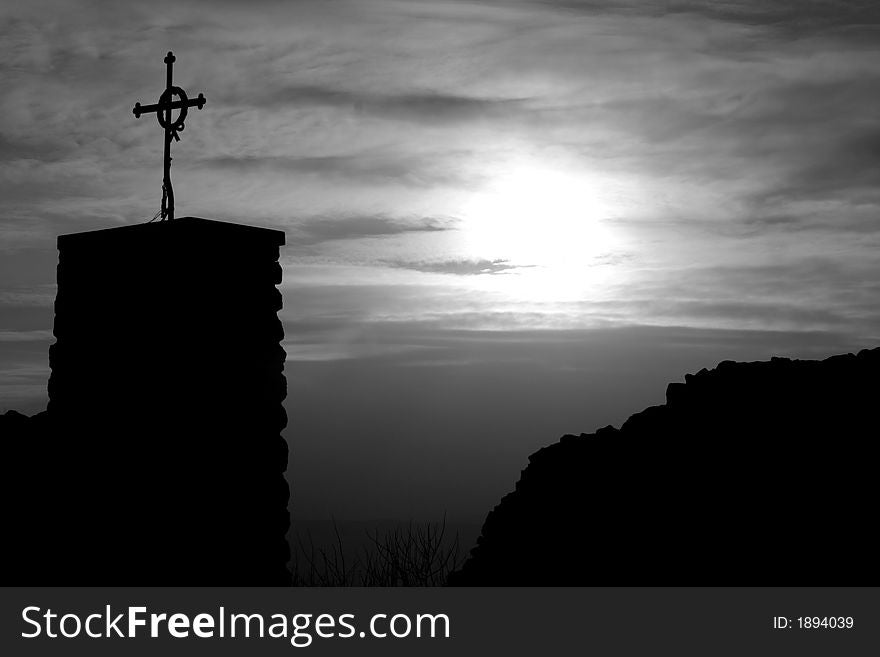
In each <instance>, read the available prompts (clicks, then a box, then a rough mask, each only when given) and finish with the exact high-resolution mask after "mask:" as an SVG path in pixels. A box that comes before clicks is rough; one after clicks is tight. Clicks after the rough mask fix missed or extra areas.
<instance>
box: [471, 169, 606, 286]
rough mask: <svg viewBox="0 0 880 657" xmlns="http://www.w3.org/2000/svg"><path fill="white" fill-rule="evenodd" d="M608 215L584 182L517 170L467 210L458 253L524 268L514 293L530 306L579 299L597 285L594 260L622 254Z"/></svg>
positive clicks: (552, 173) (556, 174)
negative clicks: (526, 297)
mask: <svg viewBox="0 0 880 657" xmlns="http://www.w3.org/2000/svg"><path fill="white" fill-rule="evenodd" d="M609 210H610V208H609V207H608V206H607V205H606V204H605V202H604V200H603V197H602V194H601V189H599V185H597V184H596V182H595V181H591V179H590V178H589V176H586V175H575V174H571V173H565V172H560V171H554V170H550V169H543V168H538V167H518V168H516V169H514V170H512V171H510V172H509V173H507V174H506V175H503V176H500V177H498V178H496V179H495V180H494V181H493V182H492V183H491V184H490V185H489V186H488V187H487V188H485V189H484V190H482V191H481V192H479V193H477V194H475V195H474V197H473V198H472V199H471V200H470V202H469V203H468V204H467V206H466V208H465V211H464V216H465V222H464V226H463V229H464V230H463V238H464V240H465V242H464V244H463V246H464V248H465V250H466V251H467V253H468V254H469V255H470V256H471V257H475V258H480V259H490V260H504V261H507V263H509V264H510V265H514V266H521V267H523V269H522V270H518V271H519V272H520V274H521V276H520V277H518V278H519V280H518V281H517V285H518V286H520V287H521V288H522V286H523V285H526V286H527V287H528V288H529V296H532V297H533V298H534V297H540V298H549V297H560V296H561V297H571V296H577V295H578V294H579V293H580V292H582V291H584V289H585V286H587V285H589V284H591V283H592V284H595V283H597V282H598V280H597V276H601V274H600V273H599V271H598V269H600V268H597V267H596V266H595V265H596V258H597V256H602V255H606V254H609V253H612V252H613V251H615V250H616V249H617V248H618V247H619V243H618V239H617V238H616V236H615V234H614V231H613V229H612V228H611V227H610V226H609V222H608V221H607V220H608V218H609V214H610V212H609ZM493 278H496V279H497V278H498V277H493ZM521 291H522V292H525V291H526V290H525V289H521Z"/></svg>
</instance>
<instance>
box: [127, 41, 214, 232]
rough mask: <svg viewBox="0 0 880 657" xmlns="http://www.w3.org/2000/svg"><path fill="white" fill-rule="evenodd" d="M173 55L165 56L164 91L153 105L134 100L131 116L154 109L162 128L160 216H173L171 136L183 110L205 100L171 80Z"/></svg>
mask: <svg viewBox="0 0 880 657" xmlns="http://www.w3.org/2000/svg"><path fill="white" fill-rule="evenodd" d="M175 61H176V58H175V57H174V53H172V52H171V51H170V50H169V51H168V54H167V55H166V56H165V91H163V92H162V95H161V96H159V102H158V103H156V104H155V105H145V106H143V107H141V104H140V103H135V104H134V109H133V110H132V112H133V113H134V117H135V118H136V119H139V118H141V114H148V113H150V112H155V113H156V119H157V120H158V121H159V125H160V126H162V128H164V130H165V157H164V168H163V171H164V175H163V176H162V207H161V210H160V211H159V214H160V215H161V217H162V220H163V221H164V220H165V219H168V220H171V219H174V188H173V187H172V186H171V139H172V138H173V139H174V140H175V141H180V135H179V134H178V133H179V132H182V131H183V128H184V125H183V122H184V121H185V120H186V114H187V112H188V111H189V108H190V107H198V108H199V109H202V108H203V107H204V106H205V103H206V102H207V101H206V100H205V97H204V96H203V95H202V94H199V95H198V98H196V99H195V100H189V99H188V98H187V97H186V92H185V91H184V90H183V89H181V88H180V87H175V86H174V85H173V84H171V78H172V73H173V69H174V62H175ZM172 96H177V98H178V99H179V100H175V101H172V100H171V98H172ZM175 109H179V110H180V114H178V115H177V119H175V120H174V121H172V120H171V111H172V110H175Z"/></svg>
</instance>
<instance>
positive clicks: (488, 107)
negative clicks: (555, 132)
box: [241, 85, 524, 124]
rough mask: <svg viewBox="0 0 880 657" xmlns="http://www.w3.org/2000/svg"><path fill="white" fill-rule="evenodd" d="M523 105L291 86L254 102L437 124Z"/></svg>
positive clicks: (488, 116)
mask: <svg viewBox="0 0 880 657" xmlns="http://www.w3.org/2000/svg"><path fill="white" fill-rule="evenodd" d="M241 102H245V98H242V99H241ZM523 102H524V99H516V98H514V99H510V98H482V97H476V96H464V95H457V94H450V93H444V92H442V91H436V90H423V91H413V92H411V93H381V92H365V91H356V90H352V89H345V88H341V87H331V86H322V85H291V86H288V87H285V88H282V89H277V90H273V91H271V92H269V93H268V95H267V96H266V97H263V98H257V99H255V100H254V101H253V103H254V104H255V105H257V106H260V107H264V106H267V105H268V106H270V107H271V106H275V107H279V106H280V107H289V106H310V105H311V106H326V107H336V108H342V109H346V110H351V111H353V112H356V113H365V114H369V115H372V116H375V117H379V118H382V119H387V120H402V121H413V122H417V123H439V124H447V123H460V122H464V121H481V122H483V121H491V120H493V119H497V118H501V117H505V116H509V115H510V114H511V113H514V112H516V111H517V110H518V109H519V108H520V107H521V106H522V104H523Z"/></svg>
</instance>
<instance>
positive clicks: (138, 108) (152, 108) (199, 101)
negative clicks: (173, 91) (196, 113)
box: [132, 94, 208, 119]
mask: <svg viewBox="0 0 880 657" xmlns="http://www.w3.org/2000/svg"><path fill="white" fill-rule="evenodd" d="M207 102H208V101H207V99H206V98H205V97H204V96H203V95H202V94H199V97H198V98H191V99H190V100H187V101H186V102H184V101H182V100H175V101H174V102H173V103H154V104H153V105H141V104H140V103H136V104H135V106H134V109H133V110H132V112H133V113H134V116H135V118H138V119H139V118H140V117H141V114H149V113H150V112H164V111H165V110H167V109H180V108H181V107H198V108H199V109H202V107H204V105H205V103H207Z"/></svg>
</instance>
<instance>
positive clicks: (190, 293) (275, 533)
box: [47, 217, 290, 585]
mask: <svg viewBox="0 0 880 657" xmlns="http://www.w3.org/2000/svg"><path fill="white" fill-rule="evenodd" d="M283 244H284V233H283V232H280V231H276V230H267V229H263V228H255V227H252V226H245V225H240V224H233V223H225V222H219V221H209V220H206V219H198V218H195V217H185V218H180V219H176V220H174V221H166V222H158V223H148V224H140V225H132V226H124V227H120V228H112V229H107V230H98V231H92V232H86V233H77V234H72V235H63V236H61V237H59V238H58V250H59V264H58V296H57V298H56V301H55V331H54V332H55V337H56V338H57V341H56V343H55V344H53V345H52V347H51V348H50V356H49V361H50V367H51V369H52V373H51V377H50V380H49V409H48V416H49V417H50V418H51V425H52V427H53V429H52V433H53V437H52V443H53V446H52V447H51V450H52V456H51V457H50V460H51V461H52V462H53V463H54V467H53V468H52V469H53V470H54V471H53V473H52V474H53V478H54V479H55V480H56V482H57V485H58V490H57V493H58V496H57V497H58V500H59V504H58V508H59V511H58V517H59V518H58V522H57V529H58V532H57V534H56V537H55V539H54V540H55V541H58V549H57V553H58V554H60V555H63V558H64V563H63V565H58V566H57V573H56V575H57V576H56V577H51V572H50V573H47V575H49V577H48V579H49V580H51V581H52V582H58V583H60V582H68V583H73V584H120V585H127V584H153V585H196V584H207V585H274V584H285V583H288V582H289V581H290V575H289V573H288V571H287V567H286V563H287V560H288V557H289V550H288V546H287V542H286V538H285V535H286V532H287V529H288V526H289V515H288V510H287V502H288V498H289V490H288V486H287V483H286V480H285V478H284V471H285V469H286V467H287V445H286V443H285V441H284V439H283V438H282V437H281V431H282V429H283V428H284V427H285V425H286V422H287V418H286V415H285V412H284V408H283V407H282V400H283V399H284V398H285V396H286V391H287V387H286V381H285V378H284V374H283V368H284V359H285V354H284V350H283V348H282V346H281V344H280V342H281V340H282V339H283V337H284V330H283V327H282V324H281V321H280V320H279V318H278V316H277V312H278V310H280V308H281V305H282V300H281V293H280V292H279V290H278V289H277V288H276V285H277V284H278V283H280V282H281V266H280V264H279V262H278V259H279V247H280V246H282V245H283ZM56 459H57V461H56Z"/></svg>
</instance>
